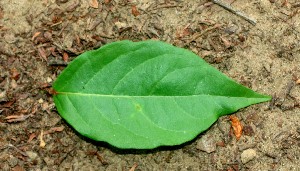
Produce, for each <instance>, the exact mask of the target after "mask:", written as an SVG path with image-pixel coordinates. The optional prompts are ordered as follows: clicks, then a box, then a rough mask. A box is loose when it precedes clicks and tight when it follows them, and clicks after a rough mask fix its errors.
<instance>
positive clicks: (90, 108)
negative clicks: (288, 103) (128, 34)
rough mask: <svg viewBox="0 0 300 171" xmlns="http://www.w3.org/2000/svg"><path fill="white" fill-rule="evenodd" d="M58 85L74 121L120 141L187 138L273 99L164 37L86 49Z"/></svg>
mask: <svg viewBox="0 0 300 171" xmlns="http://www.w3.org/2000/svg"><path fill="white" fill-rule="evenodd" d="M109 54H112V55H109ZM86 68H88V69H86ZM53 87H54V89H55V90H56V92H58V94H57V95H55V96H54V102H55V104H56V106H57V109H58V111H59V113H60V115H61V116H62V117H63V118H64V119H65V120H67V122H69V123H70V124H71V125H72V126H73V127H74V128H75V129H76V130H77V131H78V132H80V133H81V134H83V135H84V136H87V137H89V138H92V139H94V140H97V141H106V142H109V143H110V144H112V145H114V146H116V147H119V148H139V149H140V148H141V149H144V148H155V147H157V146H161V145H177V144H181V143H183V142H185V141H188V140H191V139H193V138H194V137H195V136H197V135H198V134H199V133H200V132H202V131H204V130H206V129H207V128H209V127H210V126H211V125H212V124H213V123H214V122H215V121H216V120H217V118H218V117H220V116H222V115H225V114H229V113H232V112H235V111H237V110H238V109H239V108H242V107H246V106H249V105H251V104H255V103H260V102H264V101H268V100H270V97H268V96H264V95H260V94H258V93H255V92H254V91H252V90H250V89H248V88H246V87H243V86H242V85H239V84H237V83H236V82H234V81H233V80H231V79H229V78H228V77H227V76H225V75H223V74H222V73H220V72H219V71H217V70H216V69H215V68H213V67H211V66H210V65H208V64H207V63H205V61H204V60H202V59H200V58H199V57H198V56H197V55H195V54H193V53H192V52H190V51H187V50H185V49H181V48H176V47H173V46H171V45H169V44H166V43H162V42H157V41H144V42H135V43H133V42H130V41H120V42H116V43H112V44H109V45H106V46H104V47H102V48H100V49H98V50H95V51H90V52H87V53H84V54H82V55H81V56H79V57H78V58H77V59H75V60H74V61H73V62H72V63H71V64H70V65H69V66H68V68H66V69H65V71H63V72H62V74H61V75H60V76H59V77H58V79H57V81H56V82H55V83H54V85H53ZM212 104H214V105H213V106H212Z"/></svg>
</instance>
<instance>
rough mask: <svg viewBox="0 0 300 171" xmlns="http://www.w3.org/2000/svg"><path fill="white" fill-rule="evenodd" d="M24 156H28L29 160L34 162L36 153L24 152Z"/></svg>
mask: <svg viewBox="0 0 300 171" xmlns="http://www.w3.org/2000/svg"><path fill="white" fill-rule="evenodd" d="M26 154H27V155H28V157H29V158H30V160H31V161H32V160H35V159H36V158H37V156H38V155H37V153H35V152H33V151H26Z"/></svg>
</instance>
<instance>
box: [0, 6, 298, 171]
mask: <svg viewBox="0 0 300 171" xmlns="http://www.w3.org/2000/svg"><path fill="white" fill-rule="evenodd" d="M92 2H93V1H92V0H87V1H84V0H40V1H36V0H1V1H0V135H1V137H0V168H1V170H4V171H6V170H7V171H8V170H12V171H21V170H45V171H46V170H129V169H132V170H143V171H144V170H189V171H190V170H201V171H204V170H209V171H210V170H227V171H238V170H282V171H286V170H289V171H292V170H295V171H296V170H300V124H299V120H300V110H299V100H300V85H299V79H300V68H299V66H300V4H299V2H298V1H297V0H278V1H274V0H253V1H250V0H245V1H244V0H235V1H229V0H227V1H226V0H224V2H227V3H231V5H232V6H233V7H234V8H235V9H238V10H240V11H242V12H243V13H245V14H246V15H248V16H250V17H251V18H253V19H255V20H257V24H256V25H253V24H251V23H249V22H247V21H246V20H244V19H242V18H240V17H238V16H236V15H234V14H233V13H231V12H229V11H227V10H225V9H224V8H222V7H220V6H218V5H216V4H212V3H210V2H209V1H205V0H197V1H196V0H174V1H172V0H165V1H164V0H155V1H150V0H141V1H138V0H127V1H126V0H104V1H99V4H98V5H97V4H96V5H97V6H95V3H92ZM95 7H96V8H95ZM122 39H130V40H134V41H138V40H145V39H159V40H162V41H166V42H169V43H172V44H174V45H176V46H178V47H184V48H187V49H190V50H192V51H193V52H195V53H197V54H198V55H199V56H201V57H203V58H204V59H205V60H206V61H207V62H209V63H210V64H211V65H213V66H215V67H216V68H218V69H219V70H220V71H222V72H223V73H225V74H226V75H228V76H229V77H231V78H233V79H234V80H236V81H237V82H239V83H241V84H243V85H245V86H248V87H250V88H252V89H253V90H255V91H258V92H260V93H264V94H269V95H272V96H273V100H272V101H271V102H270V103H262V104H258V105H253V106H251V107H248V108H245V109H242V110H240V111H239V112H237V113H235V114H234V115H236V116H237V117H238V118H239V119H240V120H241V121H242V124H243V125H244V132H243V135H242V137H241V139H240V140H239V141H237V140H236V139H235V137H234V136H233V135H232V133H231V131H230V121H229V119H228V116H224V117H222V118H220V119H219V121H218V122H216V123H215V124H214V125H213V126H212V127H211V128H210V129H209V130H207V131H206V132H205V133H203V134H201V135H199V136H198V137H197V138H196V139H194V140H193V141H191V142H189V143H186V144H184V145H181V146H178V147H167V148H159V149H155V150H149V151H136V150H120V149H115V148H113V147H110V146H109V145H107V144H105V143H101V142H93V141H91V140H88V139H86V138H84V137H82V136H80V135H79V134H78V133H76V132H75V131H74V130H73V129H72V128H71V127H70V126H69V125H68V124H66V122H65V121H64V120H62V119H61V118H60V116H59V115H58V113H57V111H56V109H55V106H54V103H53V100H52V97H51V95H50V94H49V93H48V91H47V90H48V88H49V87H51V84H52V83H53V81H54V80H55V79H56V77H57V75H58V74H59V73H60V72H61V71H62V70H63V69H64V68H65V66H66V64H67V62H69V61H71V60H72V59H74V58H75V57H76V56H77V55H78V54H81V53H82V52H84V51H86V50H90V49H95V48H98V47H100V46H102V45H104V44H106V43H109V42H113V41H117V40H122ZM297 81H298V83H297ZM42 132H43V133H44V135H43V136H42V140H43V141H44V143H45V144H41V138H40V137H41V136H40V135H41V133H42ZM207 139H209V141H210V142H213V145H214V147H216V149H214V150H213V152H211V153H207V152H205V151H202V150H200V149H199V144H201V143H202V142H203V141H205V140H207Z"/></svg>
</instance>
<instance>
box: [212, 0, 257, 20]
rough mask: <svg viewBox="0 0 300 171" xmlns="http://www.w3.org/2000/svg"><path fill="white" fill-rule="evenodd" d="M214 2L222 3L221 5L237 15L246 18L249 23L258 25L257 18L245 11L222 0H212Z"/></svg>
mask: <svg viewBox="0 0 300 171" xmlns="http://www.w3.org/2000/svg"><path fill="white" fill-rule="evenodd" d="M212 2H213V3H215V4H218V5H220V6H221V7H223V8H225V9H226V10H228V11H230V12H232V13H234V14H235V15H237V16H240V17H241V18H243V19H244V20H246V21H248V22H249V23H251V24H253V25H256V20H254V19H252V18H250V17H248V16H246V15H245V14H244V13H242V12H240V11H238V10H236V9H234V8H232V7H231V6H230V5H228V4H226V3H224V2H222V1H220V0H212Z"/></svg>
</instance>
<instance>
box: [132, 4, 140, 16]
mask: <svg viewBox="0 0 300 171" xmlns="http://www.w3.org/2000/svg"><path fill="white" fill-rule="evenodd" d="M131 12H132V14H133V15H134V16H135V17H136V16H138V15H140V12H139V11H138V9H137V8H136V6H135V5H133V6H131Z"/></svg>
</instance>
